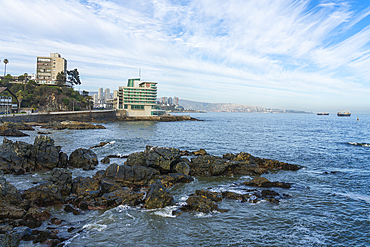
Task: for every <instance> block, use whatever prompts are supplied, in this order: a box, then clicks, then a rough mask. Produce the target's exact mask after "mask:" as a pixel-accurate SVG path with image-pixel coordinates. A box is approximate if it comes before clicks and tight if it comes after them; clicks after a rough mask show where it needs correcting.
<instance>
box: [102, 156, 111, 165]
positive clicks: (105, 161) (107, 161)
mask: <svg viewBox="0 0 370 247" xmlns="http://www.w3.org/2000/svg"><path fill="white" fill-rule="evenodd" d="M100 162H101V163H103V164H109V163H110V159H109V158H108V157H104V158H103V159H102V160H101V161H100Z"/></svg>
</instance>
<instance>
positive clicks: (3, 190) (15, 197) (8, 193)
mask: <svg viewBox="0 0 370 247" xmlns="http://www.w3.org/2000/svg"><path fill="white" fill-rule="evenodd" d="M21 200H22V198H21V195H20V193H19V192H18V190H17V188H15V186H13V185H11V184H9V183H8V182H7V181H6V179H5V178H4V172H3V171H1V170H0V201H1V202H3V203H8V204H11V205H19V204H20V203H21Z"/></svg>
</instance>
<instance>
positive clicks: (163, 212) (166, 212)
mask: <svg viewBox="0 0 370 247" xmlns="http://www.w3.org/2000/svg"><path fill="white" fill-rule="evenodd" d="M176 208H177V206H168V207H164V208H161V209H159V210H157V211H155V212H154V214H155V215H158V216H161V217H165V218H176V215H172V211H173V210H175V209H176Z"/></svg>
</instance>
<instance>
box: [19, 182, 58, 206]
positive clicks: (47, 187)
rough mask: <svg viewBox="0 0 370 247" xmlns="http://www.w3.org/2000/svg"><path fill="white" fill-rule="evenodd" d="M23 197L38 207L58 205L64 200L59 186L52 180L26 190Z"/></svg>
mask: <svg viewBox="0 0 370 247" xmlns="http://www.w3.org/2000/svg"><path fill="white" fill-rule="evenodd" d="M22 197H23V198H24V199H26V200H27V201H29V202H30V204H31V206H32V205H35V206H38V207H47V206H53V205H58V204H61V203H62V201H63V200H62V196H61V192H60V191H59V188H58V186H57V185H55V184H53V183H52V182H50V181H48V182H45V183H43V184H40V185H37V186H35V187H32V188H30V189H28V190H26V191H24V193H23V194H22Z"/></svg>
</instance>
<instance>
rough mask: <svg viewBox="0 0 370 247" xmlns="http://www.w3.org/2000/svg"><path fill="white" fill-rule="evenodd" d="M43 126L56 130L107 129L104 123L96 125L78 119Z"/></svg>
mask: <svg viewBox="0 0 370 247" xmlns="http://www.w3.org/2000/svg"><path fill="white" fill-rule="evenodd" d="M42 128H45V129H54V130H63V129H73V130H81V129H105V127H104V126H102V125H94V124H91V123H83V122H77V121H64V122H50V123H47V124H44V125H43V126H42Z"/></svg>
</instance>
